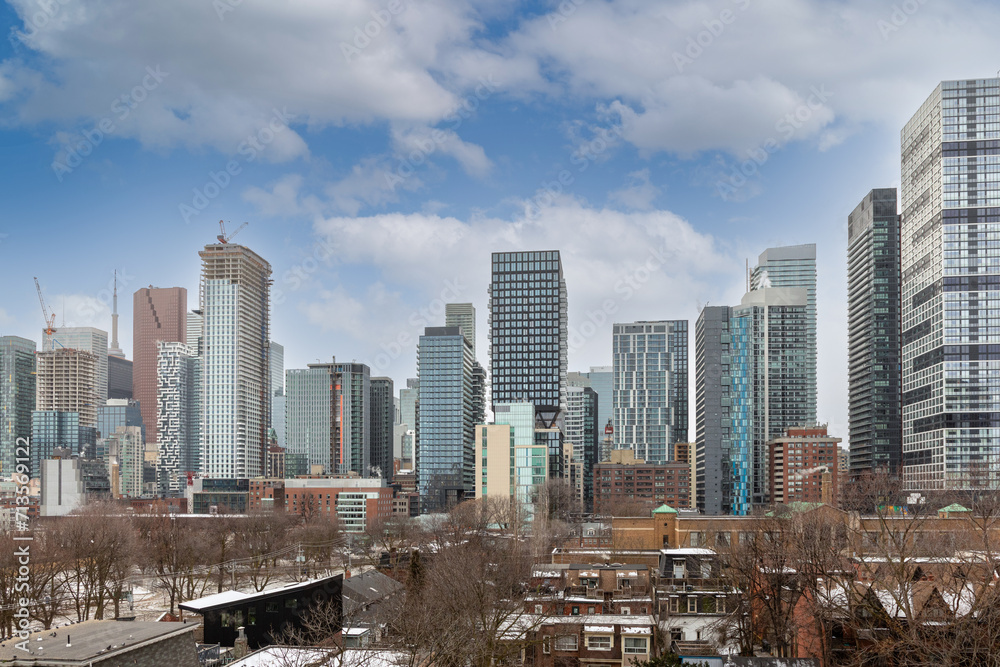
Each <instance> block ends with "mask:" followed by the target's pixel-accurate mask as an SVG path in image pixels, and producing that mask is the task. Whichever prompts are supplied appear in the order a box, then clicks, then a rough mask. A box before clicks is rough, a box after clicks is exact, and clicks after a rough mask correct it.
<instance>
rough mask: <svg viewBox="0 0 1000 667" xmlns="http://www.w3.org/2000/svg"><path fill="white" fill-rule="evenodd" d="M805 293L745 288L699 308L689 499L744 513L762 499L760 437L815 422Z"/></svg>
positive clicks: (765, 491) (763, 447) (765, 486)
mask: <svg viewBox="0 0 1000 667" xmlns="http://www.w3.org/2000/svg"><path fill="white" fill-rule="evenodd" d="M808 307H809V306H808V291H807V290H806V289H805V288H802V287H761V288H758V289H754V290H751V291H750V292H747V294H746V295H745V296H744V297H743V300H742V301H741V303H740V305H739V306H735V307H732V308H730V307H728V306H711V307H706V308H704V309H703V310H702V313H701V315H700V316H699V318H698V322H697V325H696V327H695V387H696V390H695V410H696V415H697V419H696V440H695V447H696V452H695V469H696V480H695V486H696V494H697V495H696V504H697V506H698V508H699V509H700V510H702V511H703V512H705V513H708V514H717V513H721V514H730V513H732V514H738V515H744V514H748V513H750V511H751V510H752V508H753V507H754V506H759V505H764V504H767V503H768V502H769V491H770V485H769V479H768V449H767V442H768V441H769V440H770V439H772V438H775V437H778V436H780V435H781V434H783V433H784V432H785V430H786V429H787V428H789V427H793V426H802V425H811V424H814V423H815V422H816V404H815V400H814V397H815V395H816V391H815V386H816V376H815V374H814V373H813V372H812V370H813V368H812V367H811V366H810V362H809V357H810V355H809V345H810V344H811V342H812V341H814V340H815V339H814V338H812V339H811V338H810V337H809V336H808V335H807V332H808V329H809V311H808Z"/></svg>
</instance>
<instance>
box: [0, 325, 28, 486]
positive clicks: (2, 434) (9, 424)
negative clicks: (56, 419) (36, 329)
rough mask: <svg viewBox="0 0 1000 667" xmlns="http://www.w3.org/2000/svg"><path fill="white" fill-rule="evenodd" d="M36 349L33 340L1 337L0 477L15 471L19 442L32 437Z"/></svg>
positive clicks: (7, 475)
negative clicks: (19, 439)
mask: <svg viewBox="0 0 1000 667" xmlns="http://www.w3.org/2000/svg"><path fill="white" fill-rule="evenodd" d="M35 349H36V348H35V341H33V340H28V339H27V338H20V337H19V336H0V477H8V478H9V477H10V476H11V475H12V474H13V473H14V471H15V459H16V458H17V457H16V450H15V448H16V447H17V439H18V438H30V437H31V413H32V411H34V409H35Z"/></svg>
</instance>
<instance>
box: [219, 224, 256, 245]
mask: <svg viewBox="0 0 1000 667" xmlns="http://www.w3.org/2000/svg"><path fill="white" fill-rule="evenodd" d="M248 224H250V223H248V222H244V223H243V224H242V225H240V226H239V227H237V228H236V231H234V232H233V233H232V234H226V223H225V222H223V221H222V220H219V231H220V232H222V233H221V234H219V235H218V236H217V237H216V238H217V239H219V243H229V241H230V240H232V238H233V237H234V236H236V235H237V234H239V233H240V232H241V231H243V228H244V227H246V226H247V225H248Z"/></svg>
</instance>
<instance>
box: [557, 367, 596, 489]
mask: <svg viewBox="0 0 1000 667" xmlns="http://www.w3.org/2000/svg"><path fill="white" fill-rule="evenodd" d="M598 401H599V399H598V397H597V392H595V391H594V390H593V388H592V387H589V386H585V387H581V386H573V384H572V383H571V385H570V386H569V387H567V388H566V418H565V420H564V423H563V433H564V434H565V438H564V439H565V443H566V444H568V445H571V446H572V448H573V449H572V452H573V454H572V459H571V461H572V462H573V463H579V464H580V480H579V482H580V488H581V489H582V492H583V497H582V498H581V500H582V502H583V504H584V506H585V507H590V506H591V501H592V494H593V478H592V475H593V471H594V465H595V464H596V463H597V459H598V445H599V437H600V436H599V432H600V430H601V429H599V428H598V425H597V411H598Z"/></svg>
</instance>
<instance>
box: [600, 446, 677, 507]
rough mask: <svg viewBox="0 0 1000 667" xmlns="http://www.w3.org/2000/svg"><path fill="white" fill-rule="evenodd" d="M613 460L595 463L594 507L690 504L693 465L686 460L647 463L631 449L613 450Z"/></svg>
mask: <svg viewBox="0 0 1000 667" xmlns="http://www.w3.org/2000/svg"><path fill="white" fill-rule="evenodd" d="M611 454H612V458H611V461H610V462H604V463H598V464H597V465H596V466H594V510H595V511H596V512H601V511H606V510H609V509H611V508H613V507H614V506H615V505H621V504H622V503H625V502H633V501H640V502H647V503H648V504H649V505H650V507H651V508H652V507H655V506H658V505H663V504H666V505H669V506H670V507H674V508H690V507H691V466H690V465H689V464H687V463H676V462H674V463H660V464H652V463H646V462H645V461H643V460H642V459H636V458H633V456H632V450H630V449H621V450H615V451H613V452H612V453H611Z"/></svg>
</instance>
